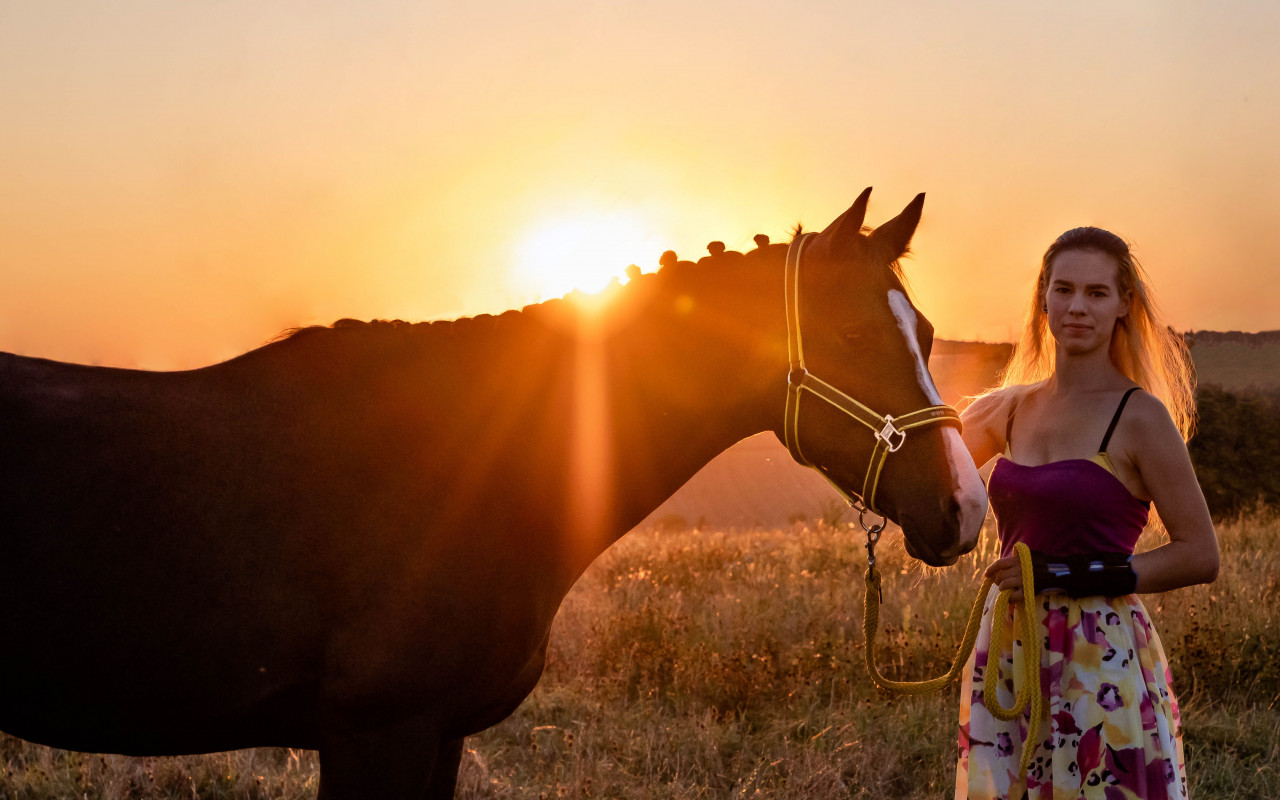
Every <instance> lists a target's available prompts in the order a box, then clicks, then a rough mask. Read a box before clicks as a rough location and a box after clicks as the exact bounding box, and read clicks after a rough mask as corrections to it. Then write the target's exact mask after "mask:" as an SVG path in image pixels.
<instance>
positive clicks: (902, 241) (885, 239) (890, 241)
mask: <svg viewBox="0 0 1280 800" xmlns="http://www.w3.org/2000/svg"><path fill="white" fill-rule="evenodd" d="M923 209H924V192H921V193H920V194H918V195H916V199H914V200H912V201H911V202H910V203H908V204H907V207H906V208H904V209H902V213H901V214H899V215H898V216H896V217H894V218H893V219H891V220H889V221H888V222H886V223H885V224H883V225H881V226H880V227H879V228H876V230H875V232H874V233H872V234H871V240H872V241H873V242H876V243H878V244H880V245H882V246H883V247H884V249H885V250H887V251H889V252H890V253H892V254H893V258H894V259H897V258H898V257H899V256H901V255H902V254H903V253H905V252H907V245H908V244H910V243H911V237H912V235H914V234H915V232H916V226H917V225H919V224H920V212H921V211H922V210H923Z"/></svg>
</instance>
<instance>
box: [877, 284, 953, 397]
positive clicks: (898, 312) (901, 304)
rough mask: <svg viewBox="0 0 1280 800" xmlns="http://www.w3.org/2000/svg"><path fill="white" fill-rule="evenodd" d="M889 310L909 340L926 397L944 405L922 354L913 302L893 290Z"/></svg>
mask: <svg viewBox="0 0 1280 800" xmlns="http://www.w3.org/2000/svg"><path fill="white" fill-rule="evenodd" d="M889 309H890V310H891V311H893V318H894V319H896V320H897V321H898V330H900V331H902V335H903V337H904V338H905V339H906V340H907V349H908V350H910V351H911V357H912V358H913V359H914V360H915V362H916V364H915V366H916V381H917V382H918V383H919V384H920V388H921V390H923V391H924V396H925V397H927V398H929V402H930V403H933V404H934V405H935V406H940V405H942V397H941V396H940V395H939V394H938V387H936V386H934V385H933V376H932V375H930V374H929V366H928V365H927V364H926V363H925V360H924V353H921V352H920V338H919V337H918V336H917V335H916V319H917V318H916V310H915V308H913V307H912V306H911V301H910V300H908V299H907V296H906V294H904V293H903V292H901V291H899V290H897V289H891V290H890V291H889Z"/></svg>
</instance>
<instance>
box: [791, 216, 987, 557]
mask: <svg viewBox="0 0 1280 800" xmlns="http://www.w3.org/2000/svg"><path fill="white" fill-rule="evenodd" d="M816 235H817V234H814V233H805V234H801V235H800V236H797V237H796V238H795V239H793V240H792V242H791V246H790V247H789V248H787V266H786V288H785V299H786V304H787V359H788V362H789V363H788V370H787V408H786V417H785V419H784V421H783V438H784V439H785V440H786V445H787V449H788V450H790V451H791V457H792V458H794V459H795V460H796V461H797V462H798V463H800V464H803V465H804V466H806V467H811V468H813V469H817V467H815V466H814V465H813V463H812V462H810V461H809V459H807V458H805V455H804V453H803V452H802V451H801V450H800V434H799V428H800V398H801V396H802V395H803V393H804V392H809V393H810V394H813V395H814V396H815V397H817V398H819V399H820V400H823V401H825V402H827V403H829V404H830V405H832V406H835V407H836V408H837V409H839V410H840V411H843V412H844V413H845V414H847V415H848V416H850V417H852V418H853V419H855V420H857V421H858V422H859V423H861V424H862V425H864V426H866V427H867V428H869V429H870V430H871V433H872V435H873V436H874V437H875V445H874V446H873V447H872V448H871V459H870V462H869V463H868V464H867V473H866V477H865V478H864V479H863V481H862V492H861V494H856V493H851V492H847V491H845V489H844V488H843V487H841V486H839V485H838V484H836V483H835V481H833V480H831V478H830V477H829V476H828V475H826V474H825V473H823V472H822V471H821V470H818V473H819V474H821V475H822V476H823V477H824V478H826V479H827V482H828V483H830V484H831V485H832V486H834V487H835V489H836V491H837V492H839V493H840V495H841V496H842V497H844V499H845V500H846V501H848V502H849V504H850V505H851V506H853V507H854V508H856V509H858V515H859V519H861V518H862V515H863V514H864V513H865V512H867V511H870V512H871V513H873V514H876V515H877V516H879V517H881V522H880V523H879V525H878V526H877V527H879V528H881V529H882V528H883V527H884V521H883V518H884V515H883V514H881V513H880V512H879V511H878V510H877V509H876V506H875V499H876V489H877V488H878V487H879V485H880V471H881V470H882V469H884V462H885V460H886V459H888V457H889V454H890V453H896V452H897V451H898V449H899V448H900V447H902V445H903V443H904V442H906V440H907V431H909V430H911V429H912V428H919V427H921V426H924V425H935V424H937V425H952V426H954V427H956V428H961V427H962V426H961V423H960V414H959V412H957V411H956V410H955V409H954V408H952V407H951V406H947V405H940V406H928V407H927V408H922V409H920V410H918V411H911V412H909V413H906V414H903V415H902V416H900V417H894V416H892V415H890V414H884V415H880V414H877V413H876V412H874V411H872V410H871V409H870V408H868V407H867V406H865V405H863V404H862V403H859V402H858V401H857V400H855V399H853V398H852V397H850V396H849V395H847V394H845V393H844V392H842V391H840V390H839V389H837V388H836V387H834V386H832V385H831V384H829V383H827V382H826V381H824V380H822V379H820V378H818V377H816V376H814V375H812V374H810V373H809V370H807V369H806V368H805V365H804V346H803V342H802V341H801V338H800V256H801V254H802V253H803V252H804V248H805V245H806V244H808V242H809V241H810V240H811V239H812V237H814V236H816ZM863 528H865V529H867V531H868V532H869V533H870V532H871V528H869V527H868V526H867V525H866V523H865V522H863ZM876 533H878V531H876Z"/></svg>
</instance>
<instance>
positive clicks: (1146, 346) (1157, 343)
mask: <svg viewBox="0 0 1280 800" xmlns="http://www.w3.org/2000/svg"><path fill="white" fill-rule="evenodd" d="M1068 250H1092V251H1096V252H1099V253H1103V254H1105V255H1109V256H1111V257H1112V258H1113V259H1115V262H1116V288H1117V289H1118V290H1119V292H1120V294H1121V296H1124V297H1128V298H1129V312H1128V313H1127V314H1126V315H1125V316H1123V317H1120V318H1119V319H1117V320H1116V327H1115V330H1114V331H1113V332H1112V334H1111V350H1110V356H1111V363H1112V364H1115V366H1116V368H1117V369H1119V370H1120V371H1121V372H1122V373H1124V374H1125V376H1127V377H1128V378H1129V379H1130V380H1132V381H1133V382H1134V383H1136V384H1138V385H1139V386H1141V387H1142V388H1143V389H1145V390H1147V391H1148V392H1150V393H1151V394H1153V395H1155V396H1156V397H1158V398H1160V400H1161V402H1163V403H1164V405H1165V408H1167V409H1168V410H1169V415H1170V416H1172V417H1173V421H1174V423H1175V424H1176V425H1177V426H1178V430H1179V431H1180V432H1181V433H1182V438H1183V439H1184V440H1186V439H1190V438H1191V436H1192V434H1193V433H1195V426H1196V403H1195V385H1196V376H1195V366H1194V365H1193V364H1192V362H1191V354H1190V352H1189V351H1188V350H1187V344H1186V340H1185V339H1184V338H1183V336H1182V334H1180V333H1178V332H1177V331H1175V330H1173V328H1171V327H1169V326H1168V325H1167V324H1165V322H1164V319H1163V317H1162V316H1161V314H1160V311H1159V309H1158V308H1157V306H1156V303H1155V299H1154V298H1153V297H1152V294H1151V288H1150V281H1149V280H1148V279H1147V275H1146V271H1145V270H1143V268H1142V265H1141V264H1139V263H1138V260H1137V259H1136V258H1134V256H1133V253H1132V252H1130V249H1129V245H1128V243H1126V242H1125V241H1124V239H1121V238H1120V237H1119V236H1116V235H1115V234H1114V233H1111V232H1110V231H1105V230H1103V229H1102V228H1087V227H1086V228H1073V229H1071V230H1069V231H1067V232H1066V233H1064V234H1062V235H1061V236H1059V237H1058V238H1057V240H1056V241H1054V243H1053V244H1051V245H1049V249H1048V250H1046V251H1045V253H1044V259H1043V260H1042V261H1041V263H1040V275H1039V277H1038V278H1037V280H1036V289H1035V292H1034V293H1033V294H1032V296H1031V305H1030V307H1029V308H1028V309H1027V316H1026V321H1025V323H1024V324H1023V326H1022V337H1021V338H1020V339H1019V341H1018V343H1017V344H1016V345H1015V346H1014V349H1013V355H1012V356H1011V357H1010V359H1009V363H1008V365H1007V366H1006V367H1005V369H1004V372H1002V373H1001V376H1000V385H999V387H998V388H997V391H998V390H999V389H1005V388H1008V387H1014V386H1022V385H1026V384H1035V383H1040V382H1041V381H1044V380H1047V379H1048V378H1049V377H1051V376H1052V375H1053V371H1054V367H1055V366H1056V364H1057V347H1056V346H1055V344H1054V341H1053V334H1052V333H1051V332H1050V331H1049V320H1048V315H1047V314H1046V313H1045V310H1044V304H1045V302H1046V300H1045V298H1046V291H1047V290H1048V287H1049V278H1050V275H1051V273H1052V271H1053V260H1054V259H1055V258H1056V257H1057V256H1058V254H1059V253H1063V252H1065V251H1068Z"/></svg>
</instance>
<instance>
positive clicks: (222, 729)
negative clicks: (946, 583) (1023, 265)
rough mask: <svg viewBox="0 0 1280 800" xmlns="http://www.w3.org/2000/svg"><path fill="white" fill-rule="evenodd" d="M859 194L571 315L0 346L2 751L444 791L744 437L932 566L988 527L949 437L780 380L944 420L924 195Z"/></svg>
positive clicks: (572, 303) (562, 309)
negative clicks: (12, 740) (922, 246)
mask: <svg viewBox="0 0 1280 800" xmlns="http://www.w3.org/2000/svg"><path fill="white" fill-rule="evenodd" d="M869 193H870V189H868V190H866V191H865V192H863V193H862V194H861V195H860V196H859V197H858V199H857V201H856V202H855V203H854V204H853V206H852V207H851V208H850V209H849V210H848V211H846V212H845V213H843V214H841V215H840V216H839V217H838V218H837V219H836V220H835V221H834V222H832V223H831V225H830V226H828V227H827V228H826V229H825V230H823V231H822V232H821V233H820V234H813V233H810V234H805V236H804V241H805V245H804V250H803V258H802V260H801V258H800V254H799V253H796V252H795V245H796V242H793V243H792V244H791V247H790V249H789V247H788V245H785V244H772V245H764V246H763V247H762V248H761V249H759V250H757V251H753V254H754V255H753V257H752V258H747V259H743V258H739V259H734V260H732V262H731V263H723V262H721V261H719V260H715V259H713V260H712V261H711V262H709V263H706V264H703V265H702V266H696V267H695V266H692V265H690V266H687V267H681V266H672V267H668V268H664V269H662V270H659V271H658V272H656V273H653V274H644V275H638V274H634V273H633V275H632V280H630V281H629V282H628V283H626V284H625V285H620V286H617V287H615V288H614V290H613V291H612V292H607V293H606V294H605V295H602V296H601V297H603V298H605V299H602V300H600V301H599V302H598V303H596V302H593V301H592V299H591V298H589V297H585V296H579V297H577V298H576V299H575V296H572V295H571V296H569V297H566V298H561V299H557V300H552V301H548V302H545V303H541V304H538V305H533V306H528V307H526V308H524V309H522V310H520V311H509V312H506V313H503V314H500V315H496V316H493V315H481V316H477V317H472V318H464V319H458V320H453V321H436V322H430V323H417V324H409V323H401V322H386V321H373V322H356V321H351V320H341V321H339V322H336V323H334V324H333V325H332V326H329V327H311V328H303V329H300V330H297V331H293V332H290V333H289V334H287V335H284V336H282V337H280V338H278V339H277V340H275V341H273V342H271V343H268V344H266V345H264V346H262V347H260V348H258V349H255V350H252V351H250V352H248V353H245V354H243V355H241V356H238V357H236V358H233V359H231V360H229V361H225V362H223V363H219V364H215V365H211V366H207V367H202V368H199V369H193V370H186V371H175V372H149V371H141V370H127V369H115V368H104V367H94V366H84V365H75V364H67V363H59V362H54V361H49V360H44V359H38V358H30V357H24V356H18V355H13V354H0V609H3V611H0V641H3V642H4V643H5V654H4V658H3V659H0V687H3V689H2V690H0V691H3V698H2V699H0V730H4V731H7V732H9V733H10V734H13V735H16V736H19V737H22V738H24V739H27V740H29V741H32V742H37V743H41V744H47V745H51V746H56V747H60V748H65V749H71V750H80V751H89V752H114V753H122V754H128V755H173V754H187V753H200V752H215V751H223V750H232V749H239V748H246V747H256V746H287V747H293V748H305V749H315V750H318V751H319V755H320V765H321V776H320V784H319V797H320V798H321V800H347V799H348V798H357V797H375V796H376V797H382V798H392V799H395V798H406V799H407V798H447V797H451V796H453V793H454V788H455V782H456V777H457V771H458V766H459V760H460V756H461V752H462V743H463V737H465V736H467V735H470V734H473V733H476V732H479V731H481V730H483V729H485V728H486V727H489V726H491V725H493V724H495V723H497V722H499V721H500V720H502V719H504V718H505V717H507V716H508V715H509V714H511V713H512V712H513V711H514V710H515V708H516V707H517V706H518V705H519V704H520V703H521V701H522V700H523V699H524V698H525V697H526V696H527V695H528V694H529V692H531V691H532V689H533V687H534V685H535V684H536V683H537V681H538V679H539V677H540V675H541V672H542V668H543V663H544V658H545V653H546V647H547V639H548V634H549V630H550V627H551V621H552V618H553V616H554V615H555V613H556V611H557V608H558V606H559V604H560V602H561V600H562V599H563V598H564V596H565V594H566V593H567V592H568V590H569V589H570V587H571V586H572V585H573V583H574V582H575V580H576V579H577V578H578V576H579V575H581V574H582V573H583V572H584V570H585V569H586V568H587V566H588V565H589V564H590V563H591V561H592V560H593V559H594V558H595V557H596V556H597V555H598V554H599V553H601V552H602V551H603V550H604V549H606V548H607V547H608V546H609V544H610V543H612V542H613V541H614V540H616V539H617V538H619V537H620V536H622V535H623V534H625V533H626V532H627V531H628V530H630V529H631V528H633V527H634V526H635V525H636V524H637V523H639V521H640V520H642V519H643V518H644V517H645V516H646V514H648V513H649V512H650V511H651V510H652V509H653V508H655V507H656V506H657V505H659V504H660V502H661V501H662V500H664V499H665V498H666V497H668V496H669V495H670V494H672V493H673V492H674V491H675V490H676V489H677V488H679V487H680V486H681V485H682V484H683V483H684V482H685V481H686V480H687V479H688V478H689V477H691V476H692V475H693V474H694V473H695V472H696V471H697V470H698V469H699V468H701V467H702V466H703V465H704V464H706V463H707V462H708V461H709V460H710V459H711V458H712V457H714V456H715V455H716V454H718V453H719V452H721V451H722V450H724V449H725V448H727V447H729V446H730V445H732V444H734V443H735V442H737V441H739V440H740V439H743V438H745V437H747V436H750V435H753V434H756V433H757V432H763V431H773V432H774V433H775V434H777V435H778V436H779V437H780V438H790V439H791V440H792V441H791V444H792V445H793V450H794V451H796V452H802V453H803V457H804V458H805V459H806V461H807V462H808V463H810V464H811V465H813V466H815V467H816V468H817V469H819V470H820V471H821V472H822V473H823V474H824V475H825V476H826V477H827V478H828V479H829V480H831V481H832V483H834V484H835V485H836V486H837V487H838V488H841V489H842V490H843V491H845V492H846V494H848V495H850V496H854V495H857V494H858V493H859V491H860V490H862V491H863V492H865V491H866V485H867V473H868V472H869V471H872V470H873V468H874V471H875V473H876V476H877V478H878V484H875V485H873V487H872V489H871V497H863V498H861V499H862V500H864V501H865V502H866V503H867V505H869V506H872V507H873V508H874V509H875V510H877V511H878V512H880V513H882V514H884V515H885V516H887V517H888V518H890V519H893V520H896V521H897V522H898V523H899V524H900V525H901V527H902V530H903V532H904V538H905V543H906V547H907V549H908V550H909V552H910V553H911V554H912V555H914V556H916V557H918V558H919V559H921V560H923V561H924V562H926V563H928V564H931V565H948V564H951V563H954V562H955V561H956V559H957V558H958V557H959V556H960V555H961V554H962V553H964V552H966V551H968V550H969V549H971V548H972V547H973V545H974V543H975V540H976V536H977V530H978V528H979V527H980V524H981V520H982V517H983V515H984V514H985V510H986V495H985V492H984V490H983V486H982V483H981V481H980V479H979V478H978V475H977V472H976V470H975V468H974V465H973V463H972V461H971V460H970V458H969V456H968V455H967V452H966V450H965V448H964V447H963V444H962V442H961V439H960V436H959V432H958V431H957V430H956V428H955V426H954V425H950V424H940V425H932V426H927V427H921V428H918V429H913V430H911V431H909V435H908V432H904V431H900V430H898V431H895V430H892V428H893V426H892V424H890V426H889V429H887V430H889V432H888V433H887V434H886V433H884V432H883V431H881V432H879V433H877V434H876V435H873V432H872V431H869V430H868V429H867V427H866V424H865V422H859V421H858V420H857V419H854V418H852V417H851V416H850V415H849V414H848V413H846V412H845V411H842V410H841V409H840V408H839V407H837V406H836V405H833V404H831V403H818V402H816V401H815V400H814V399H812V398H810V397H809V393H807V392H804V391H801V390H800V389H798V388H797V386H798V384H797V383H796V380H797V374H796V373H797V372H800V373H803V374H812V375H814V376H820V377H821V378H822V379H823V380H824V381H826V382H827V385H830V386H835V387H839V389H840V391H841V392H844V393H847V394H849V395H856V397H857V398H858V401H859V403H861V404H864V405H865V406H866V407H868V408H874V409H876V410H877V412H887V413H886V416H887V418H888V419H889V420H890V422H892V420H893V418H894V417H893V415H898V417H899V419H901V418H904V417H906V416H909V415H910V414H911V413H912V412H914V411H915V410H917V409H921V408H929V407H936V406H939V405H940V403H941V401H940V400H939V398H938V393H937V391H936V389H935V388H934V386H933V383H932V381H931V379H930V378H929V374H928V371H927V368H926V363H927V358H928V354H929V350H930V346H931V343H932V337H933V331H932V327H931V326H930V324H929V323H928V321H927V320H926V319H925V318H924V317H923V315H921V314H920V313H919V312H918V311H917V310H916V309H915V307H914V306H913V305H912V303H911V301H910V300H909V299H908V295H907V292H906V290H905V289H904V285H903V283H902V280H901V274H900V272H899V266H898V262H899V259H900V257H901V256H902V255H903V254H904V253H905V252H906V250H907V246H908V243H909V242H910V240H911V237H912V234H913V233H914V231H915V228H916V226H917V224H918V222H919V219H920V214H921V209H922V206H923V198H924V196H923V195H920V196H918V197H917V198H916V199H915V200H914V201H912V203H910V204H909V205H908V206H907V207H906V208H905V209H904V210H903V212H902V213H901V214H899V215H898V216H897V217H895V218H894V219H892V220H890V221H889V222H887V223H885V224H883V225H881V226H880V227H879V228H877V229H875V230H874V231H870V229H867V230H864V229H863V219H864V216H865V213H866V207H867V200H868V196H869ZM797 241H798V240H797ZM789 252H792V253H794V254H795V261H796V264H795V266H796V267H798V268H799V271H798V272H794V273H787V272H786V263H785V262H786V260H787V255H788V253H789ZM784 274H788V275H789V278H788V288H789V289H790V290H794V292H795V294H794V296H793V297H792V298H791V300H790V301H789V303H790V308H789V310H788V309H785V308H784ZM789 316H798V328H796V327H795V326H794V325H793V326H792V328H795V329H794V330H792V331H791V338H799V337H800V335H801V332H802V334H803V347H804V354H803V355H804V361H803V368H802V369H800V370H797V369H796V366H795V364H794V363H793V362H794V359H793V358H791V354H790V353H789V327H788V317H789ZM793 344H794V346H798V342H797V343H793ZM801 377H803V375H801ZM789 395H794V396H793V397H791V399H790V400H789V399H788V396H789ZM799 395H803V396H804V397H805V398H806V399H804V400H803V401H799V400H797V397H798V396H799ZM797 402H798V403H799V407H798V408H799V411H802V412H803V413H797V414H796V415H795V416H794V419H792V416H793V415H792V413H791V410H792V405H794V404H795V403H797ZM784 410H785V413H784ZM952 414H954V412H952ZM784 417H786V418H787V419H788V420H791V422H793V423H794V425H791V424H790V423H784ZM944 421H945V420H944ZM877 424H879V423H877ZM903 427H905V426H903ZM882 434H883V435H882ZM895 434H897V435H895ZM886 442H888V444H886ZM891 446H892V449H893V450H894V452H893V453H892V454H891V455H887V457H886V456H885V455H884V454H882V455H881V456H880V457H879V458H880V461H879V462H878V466H877V465H876V463H875V459H874V458H872V456H874V455H875V453H876V452H877V448H879V450H882V451H886V452H887V448H890V447H891Z"/></svg>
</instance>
